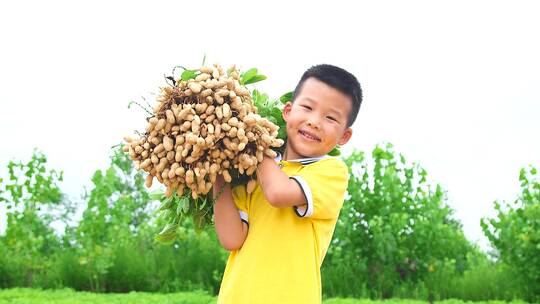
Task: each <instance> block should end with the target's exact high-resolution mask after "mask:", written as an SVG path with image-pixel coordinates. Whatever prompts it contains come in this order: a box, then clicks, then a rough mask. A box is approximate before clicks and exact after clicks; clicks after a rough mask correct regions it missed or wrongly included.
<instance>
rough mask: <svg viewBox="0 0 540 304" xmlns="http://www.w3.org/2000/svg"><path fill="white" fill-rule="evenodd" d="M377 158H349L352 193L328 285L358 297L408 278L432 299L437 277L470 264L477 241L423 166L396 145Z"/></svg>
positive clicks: (387, 292) (327, 269)
mask: <svg viewBox="0 0 540 304" xmlns="http://www.w3.org/2000/svg"><path fill="white" fill-rule="evenodd" d="M372 158H373V162H372V163H373V166H370V163H369V162H368V161H366V159H365V157H364V154H363V153H361V152H354V153H353V154H352V155H351V156H349V157H348V158H347V159H346V160H345V161H346V163H347V165H348V167H349V169H350V179H349V186H348V194H349V197H348V199H347V200H346V201H345V203H344V207H343V210H342V212H341V215H340V218H339V221H338V225H337V228H336V232H335V235H334V240H333V242H332V245H331V247H330V250H329V254H328V257H327V260H326V261H325V265H324V273H323V278H325V284H323V286H324V288H325V291H327V292H331V293H332V295H339V296H354V297H357V296H363V295H364V294H363V293H364V292H365V291H366V289H367V290H368V291H369V294H370V296H371V297H375V298H388V297H392V296H393V295H394V294H395V293H396V292H397V291H398V290H399V289H400V286H403V285H404V284H405V285H406V286H410V285H413V284H415V283H420V282H423V283H424V284H425V286H426V288H427V290H428V291H429V292H428V293H427V295H426V298H430V297H434V294H433V290H434V288H435V286H434V282H435V281H436V280H437V278H438V277H441V276H442V277H449V276H453V275H455V274H460V273H463V271H464V270H465V269H467V267H468V265H467V259H466V256H467V253H468V252H469V251H470V250H471V248H472V247H471V245H470V244H469V242H468V241H467V240H466V239H465V236H464V234H463V231H462V229H461V225H460V224H459V223H458V222H457V221H456V220H454V219H453V218H452V212H453V211H452V210H451V209H450V207H449V206H448V205H447V204H446V195H445V193H444V191H443V190H442V188H441V187H440V186H439V185H435V186H433V185H431V184H429V183H428V181H427V173H426V171H425V170H424V169H422V168H421V167H420V166H418V165H415V164H413V165H409V164H407V163H406V161H405V158H404V157H403V156H402V155H396V154H395V153H394V151H393V149H392V146H391V145H386V146H384V147H380V146H378V147H376V148H375V149H374V150H373V153H372ZM327 275H328V276H329V278H330V279H331V280H334V278H337V277H340V278H341V280H339V281H337V282H336V281H334V282H332V281H328V279H327V278H326V276H327ZM338 282H339V283H338ZM363 286H365V287H363Z"/></svg>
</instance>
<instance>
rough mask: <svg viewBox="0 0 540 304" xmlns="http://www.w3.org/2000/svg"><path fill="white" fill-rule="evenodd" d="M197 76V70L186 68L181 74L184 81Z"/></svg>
mask: <svg viewBox="0 0 540 304" xmlns="http://www.w3.org/2000/svg"><path fill="white" fill-rule="evenodd" d="M195 77H197V70H185V71H183V72H182V76H180V78H182V80H184V81H187V80H190V79H194V78H195Z"/></svg>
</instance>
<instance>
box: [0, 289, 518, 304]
mask: <svg viewBox="0 0 540 304" xmlns="http://www.w3.org/2000/svg"><path fill="white" fill-rule="evenodd" d="M215 302H216V298H215V297H212V296H209V295H207V294H204V293H202V292H178V293H170V294H158V293H144V292H130V293H125V294H119V293H116V294H111V293H109V294H98V293H91V292H76V291H73V290H71V289H61V290H38V289H27V288H13V289H3V290H0V304H7V303H10V304H11V303H17V304H23V303H24V304H34V303H40V304H50V303H51V304H52V303H55V304H67V303H70V304H72V303H73V304H90V303H107V304H115V303H119V304H120V303H122V304H139V303H141V304H142V303H154V304H208V303H215ZM323 303H325V304H376V303H381V304H382V303H384V304H393V303H396V304H397V303H399V304H409V303H427V302H422V301H417V300H404V299H390V300H385V301H372V300H367V299H337V298H333V299H327V300H325V301H323ZM436 303H447V304H459V303H492V304H495V303H507V302H502V301H488V302H464V301H460V300H445V301H440V302H436ZM510 303H524V302H517V301H514V302H510Z"/></svg>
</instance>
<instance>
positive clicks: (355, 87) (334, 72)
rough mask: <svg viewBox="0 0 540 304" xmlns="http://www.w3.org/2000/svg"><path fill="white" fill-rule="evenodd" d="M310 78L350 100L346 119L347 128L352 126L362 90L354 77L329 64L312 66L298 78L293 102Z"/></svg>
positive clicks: (360, 101) (356, 114)
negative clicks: (349, 110)
mask: <svg viewBox="0 0 540 304" xmlns="http://www.w3.org/2000/svg"><path fill="white" fill-rule="evenodd" d="M311 77H313V78H315V79H317V80H319V81H322V82H324V83H325V84H327V85H329V86H331V87H332V88H334V89H336V90H338V91H340V92H341V93H343V94H345V95H347V96H349V97H350V98H351V101H352V109H351V113H350V114H349V117H348V118H347V127H350V126H352V124H353V123H354V121H355V120H356V116H358V111H359V110H360V105H361V104H362V88H361V87H360V83H359V82H358V80H357V79H356V77H354V75H353V74H351V73H349V72H347V71H346V70H344V69H342V68H340V67H337V66H333V65H330V64H319V65H315V66H312V67H310V68H309V69H307V71H305V72H304V75H302V78H300V81H299V82H298V84H297V85H296V88H295V89H294V94H293V99H292V100H293V102H294V100H295V99H296V97H297V96H298V94H300V91H301V90H302V85H303V84H304V82H305V81H306V80H307V79H308V78H311Z"/></svg>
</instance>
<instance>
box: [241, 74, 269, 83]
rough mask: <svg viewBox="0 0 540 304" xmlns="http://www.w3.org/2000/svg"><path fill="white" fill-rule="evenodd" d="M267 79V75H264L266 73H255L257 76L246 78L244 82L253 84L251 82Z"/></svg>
mask: <svg viewBox="0 0 540 304" xmlns="http://www.w3.org/2000/svg"><path fill="white" fill-rule="evenodd" d="M265 79H266V76H264V75H255V76H253V77H251V78H250V79H248V80H246V81H245V82H244V84H251V83H255V82H259V81H263V80H265Z"/></svg>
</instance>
